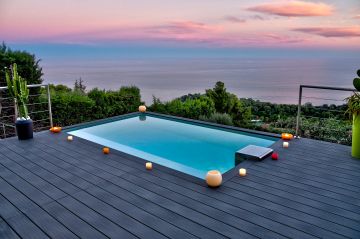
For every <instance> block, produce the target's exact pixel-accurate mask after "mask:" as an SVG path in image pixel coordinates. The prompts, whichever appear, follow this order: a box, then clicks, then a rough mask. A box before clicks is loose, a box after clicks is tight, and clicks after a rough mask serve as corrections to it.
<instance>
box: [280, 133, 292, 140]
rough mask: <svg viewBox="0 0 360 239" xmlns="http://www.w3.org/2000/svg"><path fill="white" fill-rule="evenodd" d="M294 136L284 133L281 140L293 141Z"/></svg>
mask: <svg viewBox="0 0 360 239" xmlns="http://www.w3.org/2000/svg"><path fill="white" fill-rule="evenodd" d="M293 137H294V136H293V135H292V134H289V133H282V134H281V138H282V139H283V140H292V139H293Z"/></svg>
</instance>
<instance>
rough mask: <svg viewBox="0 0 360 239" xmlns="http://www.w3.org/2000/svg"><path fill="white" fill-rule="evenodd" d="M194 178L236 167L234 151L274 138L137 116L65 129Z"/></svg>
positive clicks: (265, 145) (263, 143) (268, 141)
mask: <svg viewBox="0 0 360 239" xmlns="http://www.w3.org/2000/svg"><path fill="white" fill-rule="evenodd" d="M68 133H69V134H71V135H74V136H77V137H80V138H83V139H86V140H89V141H92V142H95V143H98V144H101V145H104V146H108V147H110V148H114V149H117V150H119V151H122V152H125V153H128V154H131V155H134V156H137V157H140V158H143V159H145V160H147V161H151V162H154V163H157V164H160V165H163V166H165V167H169V168H172V169H175V170H178V171H181V172H184V173H187V174H190V175H193V176H195V177H199V178H204V177H205V175H206V173H207V172H208V171H209V170H219V171H220V172H221V173H225V172H227V171H229V170H230V169H232V168H233V167H235V166H236V165H235V152H236V151H237V150H239V149H241V148H243V147H246V146H247V145H249V144H253V145H257V146H263V147H268V146H270V145H272V144H273V143H274V142H275V141H276V140H277V139H276V138H273V137H268V136H261V135H257V134H250V133H245V132H241V131H233V130H227V129H223V128H217V127H213V126H204V125H197V124H194V123H190V121H180V120H172V119H169V118H162V117H157V116H149V115H145V114H143V115H140V116H135V117H131V118H125V119H121V120H118V121H114V122H110V123H105V124H100V125H96V126H91V127H87V128H82V129H78V130H74V131H70V132H68Z"/></svg>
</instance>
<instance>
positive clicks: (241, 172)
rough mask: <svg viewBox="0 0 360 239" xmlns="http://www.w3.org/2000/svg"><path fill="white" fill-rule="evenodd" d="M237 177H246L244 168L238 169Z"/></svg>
mask: <svg viewBox="0 0 360 239" xmlns="http://www.w3.org/2000/svg"><path fill="white" fill-rule="evenodd" d="M239 175H240V176H241V177H245V176H246V169H245V168H241V169H239Z"/></svg>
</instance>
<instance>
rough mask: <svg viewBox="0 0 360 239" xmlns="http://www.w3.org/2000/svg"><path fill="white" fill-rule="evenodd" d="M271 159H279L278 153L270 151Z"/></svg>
mask: <svg viewBox="0 0 360 239" xmlns="http://www.w3.org/2000/svg"><path fill="white" fill-rule="evenodd" d="M271 159H272V160H278V159H279V154H278V153H272V155H271Z"/></svg>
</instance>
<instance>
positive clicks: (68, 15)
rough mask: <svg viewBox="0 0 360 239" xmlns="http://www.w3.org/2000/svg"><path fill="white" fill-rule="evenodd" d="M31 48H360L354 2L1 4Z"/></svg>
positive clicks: (21, 0)
mask: <svg viewBox="0 0 360 239" xmlns="http://www.w3.org/2000/svg"><path fill="white" fill-rule="evenodd" d="M0 40H2V41H5V42H6V43H7V44H9V45H14V46H17V45H24V44H25V45H26V44H28V45H29V46H33V47H34V46H37V47H39V46H40V45H43V46H45V45H46V46H48V47H49V46H64V45H66V46H69V45H71V46H79V47H81V46H84V47H86V46H87V47H89V46H92V47H96V46H97V47H104V46H109V45H111V46H126V44H130V45H131V44H139V45H145V46H152V47H160V48H161V47H175V48H176V47H180V48H181V47H191V48H215V49H216V48H219V49H226V48H231V49H234V48H292V49H309V48H310V49H313V48H316V49H324V48H325V49H327V48H329V49H330V48H331V49H337V50H342V49H343V50H346V49H347V50H349V49H351V50H353V49H357V50H359V49H360V2H359V0H345V1H344V0H326V1H325V0H323V1H292V0H273V1H271V0H241V1H240V0H221V1H220V0H181V1H180V0H179V1H173V0H151V1H150V0H102V1H99V0H86V1H85V0H79V1H73V0H61V1H59V0H47V1H43V0H0Z"/></svg>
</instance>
